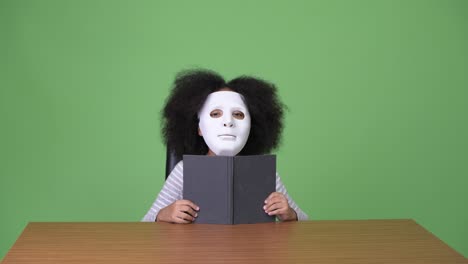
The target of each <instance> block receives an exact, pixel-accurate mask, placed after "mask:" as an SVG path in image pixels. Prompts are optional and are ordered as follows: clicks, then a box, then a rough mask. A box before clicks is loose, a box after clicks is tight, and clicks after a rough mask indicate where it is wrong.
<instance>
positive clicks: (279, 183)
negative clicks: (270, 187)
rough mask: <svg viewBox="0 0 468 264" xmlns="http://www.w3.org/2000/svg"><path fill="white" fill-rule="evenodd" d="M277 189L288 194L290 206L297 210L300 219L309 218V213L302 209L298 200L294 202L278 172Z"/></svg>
mask: <svg viewBox="0 0 468 264" xmlns="http://www.w3.org/2000/svg"><path fill="white" fill-rule="evenodd" d="M276 191H277V192H279V193H282V194H283V195H284V196H286V199H288V204H289V207H291V208H292V209H293V210H294V211H296V214H297V220H298V221H304V220H308V219H309V217H308V216H307V214H306V213H304V211H302V210H301V208H299V206H298V205H297V204H296V202H294V200H293V199H292V198H291V197H290V196H289V194H288V191H287V190H286V187H285V186H284V184H283V182H282V181H281V179H280V176H279V174H278V173H276Z"/></svg>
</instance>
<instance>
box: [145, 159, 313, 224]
mask: <svg viewBox="0 0 468 264" xmlns="http://www.w3.org/2000/svg"><path fill="white" fill-rule="evenodd" d="M183 182H184V165H183V161H180V162H179V163H177V165H176V166H175V167H174V169H173V170H172V172H171V174H169V176H168V177H167V180H166V182H165V183H164V186H163V188H162V190H161V191H160V192H159V194H158V197H157V198H156V200H155V201H154V203H153V205H152V206H151V208H150V209H149V211H148V213H146V215H145V217H143V219H142V220H141V221H142V222H154V221H156V216H157V215H158V213H159V210H161V209H163V208H165V207H167V206H169V205H171V204H172V203H173V202H175V201H177V200H181V199H183V198H182V194H183V186H184V184H183ZM276 191H277V192H279V193H282V194H283V195H284V196H285V197H286V199H287V200H288V203H289V207H291V208H292V209H294V211H296V214H297V219H298V220H299V221H302V220H307V219H308V216H307V214H305V213H304V212H303V211H302V210H301V209H300V208H299V206H297V204H296V203H295V202H294V200H293V199H292V198H291V197H290V196H289V195H288V192H287V191H286V187H284V184H283V182H282V181H281V179H280V176H279V174H278V173H276Z"/></svg>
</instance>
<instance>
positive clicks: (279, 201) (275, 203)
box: [263, 192, 297, 221]
mask: <svg viewBox="0 0 468 264" xmlns="http://www.w3.org/2000/svg"><path fill="white" fill-rule="evenodd" d="M263 210H265V213H267V214H268V215H276V216H277V217H278V218H279V219H280V220H281V221H297V215H296V211H294V209H292V208H291V207H289V204H288V199H286V197H285V196H284V195H283V194H282V193H279V192H273V193H271V194H270V196H268V198H267V199H266V200H265V206H263Z"/></svg>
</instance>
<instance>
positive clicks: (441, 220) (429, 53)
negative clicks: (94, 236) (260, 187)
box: [0, 0, 468, 259]
mask: <svg viewBox="0 0 468 264" xmlns="http://www.w3.org/2000/svg"><path fill="white" fill-rule="evenodd" d="M467 47H468V1H464V0H460V1H455V0H451V1H444V0H439V1H431V0H420V1H416V0H395V1H394V0H388V1H373V0H369V1H360V0H356V1H345V0H343V1H334V0H331V1H330V0H323V1H149V0H148V1H130V0H120V1H117V0H116V1H111V0H109V1H101V0H88V1H61V0H57V1H50V0H43V1H27V0H20V1H16V0H1V1H0V88H1V89H0V127H1V129H0V158H1V159H0V164H1V166H0V259H1V258H2V257H3V256H4V255H5V254H6V253H7V251H8V250H9V249H10V248H11V246H12V245H13V243H14V242H15V240H16V239H17V237H18V236H19V235H20V233H21V231H22V230H23V228H24V227H25V226H26V224H27V223H28V222H30V221H139V220H140V219H141V218H142V217H143V215H144V214H145V213H146V211H147V210H148V209H149V207H150V205H151V203H152V202H153V201H154V198H155V197H156V195H157V193H158V191H159V190H160V188H161V186H162V184H163V182H164V180H163V179H164V166H165V148H164V146H163V144H162V142H161V135H160V123H159V122H160V119H159V111H160V110H161V108H162V106H163V104H164V101H165V99H166V97H167V95H168V92H169V88H170V85H171V82H172V80H173V78H174V76H175V74H176V73H177V72H178V71H180V70H182V69H188V68H193V67H203V68H209V69H213V70H215V71H218V72H220V73H221V74H222V75H224V76H225V77H226V78H227V79H231V78H234V77H237V76H239V75H241V74H249V75H255V76H258V77H261V78H265V79H267V80H270V81H272V82H274V83H275V84H277V86H278V89H279V93H280V96H281V98H282V100H283V101H284V103H285V104H286V105H288V107H289V110H288V112H287V113H286V127H285V130H284V136H283V142H282V146H281V147H280V148H279V149H278V151H277V152H275V153H276V154H277V156H278V171H279V173H280V174H281V175H282V178H283V181H284V182H285V184H286V186H287V188H288V191H289V193H290V194H291V195H292V196H293V198H294V199H295V200H296V202H297V203H298V204H299V205H300V206H301V207H302V209H303V210H304V211H306V212H307V213H308V214H309V216H310V218H311V219H394V218H412V219H415V220H416V221H417V222H418V223H419V224H421V225H422V226H424V227H425V228H426V229H428V230H429V231H431V232H432V233H434V234H435V235H436V236H437V237H439V238H440V239H442V240H443V241H444V242H446V243H447V244H448V245H450V246H451V247H453V248H454V249H455V250H457V251H458V252H460V253H461V254H463V255H465V256H468V206H467V204H468V193H467V187H468V179H467V176H468V151H467V149H468V118H467V115H468V104H467V99H468V92H467V89H468V74H467V73H468V71H467V69H468V48H467Z"/></svg>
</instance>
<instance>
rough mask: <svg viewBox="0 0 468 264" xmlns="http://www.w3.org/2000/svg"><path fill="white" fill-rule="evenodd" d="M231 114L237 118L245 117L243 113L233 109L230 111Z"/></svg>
mask: <svg viewBox="0 0 468 264" xmlns="http://www.w3.org/2000/svg"><path fill="white" fill-rule="evenodd" d="M232 116H233V117H234V118H235V119H238V120H242V119H244V117H245V115H244V113H243V112H241V111H234V112H233V113H232Z"/></svg>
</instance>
